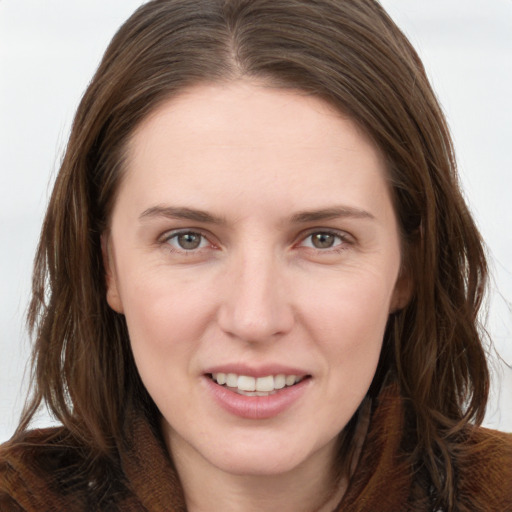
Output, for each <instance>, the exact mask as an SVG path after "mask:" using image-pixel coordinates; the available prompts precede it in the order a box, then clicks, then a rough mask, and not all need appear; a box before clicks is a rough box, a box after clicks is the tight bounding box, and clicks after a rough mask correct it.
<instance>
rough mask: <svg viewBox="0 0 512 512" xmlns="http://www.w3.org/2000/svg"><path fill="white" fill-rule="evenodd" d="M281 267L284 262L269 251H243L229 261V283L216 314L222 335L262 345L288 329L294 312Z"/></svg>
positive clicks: (252, 249)
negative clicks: (261, 343)
mask: <svg viewBox="0 0 512 512" xmlns="http://www.w3.org/2000/svg"><path fill="white" fill-rule="evenodd" d="M282 267H283V262H282V261H281V260H279V258H278V257H277V256H276V255H275V254H274V253H273V251H272V250H269V249H268V248H266V249H265V248H263V249H262V248H261V247H258V248H255V247H254V246H253V247H252V248H249V247H246V248H245V250H242V251H240V253H239V254H237V255H236V256H234V257H233V258H232V262H231V269H230V272H229V274H230V275H231V276H232V281H231V283H228V287H227V292H226V295H225V298H224V301H223V304H222V306H221V310H220V313H219V322H220V325H221V327H222V329H223V330H224V331H226V332H228V333H229V334H231V335H234V336H236V337H238V338H240V339H243V340H245V341H248V342H261V341H266V340H270V339H272V338H273V337H274V336H275V335H277V334H284V333H285V332H287V331H288V330H289V329H290V328H291V325H292V323H293V312H292V308H291V304H290V302H289V299H290V297H287V294H286V292H285V287H284V284H285V275H284V272H283V270H284V269H283V268H282Z"/></svg>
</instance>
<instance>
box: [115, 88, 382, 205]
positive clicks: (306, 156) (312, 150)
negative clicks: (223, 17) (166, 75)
mask: <svg viewBox="0 0 512 512" xmlns="http://www.w3.org/2000/svg"><path fill="white" fill-rule="evenodd" d="M383 161H384V160H383V158H382V157H381V155H380V152H379V150H378V148H377V147H376V146H375V145H374V144H373V143H372V142H371V141H370V140H369V138H368V137H366V136H365V135H364V133H363V132H362V131H361V130H360V129H359V128H358V126H357V125H356V124H355V123H354V122H352V121H351V120H350V119H349V118H347V117H346V116H343V115H342V114H341V113H340V112H338V111H337V110H335V109H334V108H333V107H332V106H330V105H329V104H328V103H327V102H325V101H323V100H321V99H319V98H317V97H313V96H307V95H305V94H303V93H300V92H297V91H293V90H283V89H275V88H271V87H268V86H264V85H258V84H254V83H247V82H234V83H229V84H208V85H200V86H196V87H192V88H189V89H187V90H185V91H184V92H182V93H181V94H180V95H178V96H176V97H173V98H171V99H169V100H167V101H166V102H164V103H163V104H161V105H160V106H159V107H158V108H157V109H156V110H155V111H154V112H153V113H152V114H151V115H150V116H148V117H147V118H146V119H145V120H144V121H143V122H142V123H141V124H140V125H139V126H138V128H137V129H136V130H135V132H134V134H133V136H132V137H131V139H130V141H129V144H128V151H127V160H126V162H127V165H126V176H125V179H124V184H123V185H122V187H121V189H122V188H123V187H124V186H125V185H128V184H131V186H132V188H133V189H134V190H136V191H137V192H138V194H139V195H144V194H146V195H151V196H152V197H151V198H150V197H148V198H147V201H149V200H150V199H151V200H152V201H153V202H154V201H157V200H159V201H161V202H167V201H168V200H169V199H172V200H173V201H175V200H176V199H177V198H176V196H177V195H179V192H180V191H182V192H186V194H187V198H188V199H191V200H200V199H201V197H202V196H203V195H204V194H217V195H220V196H222V195H225V194H226V191H228V192H232V193H236V194H238V195H247V196H248V195H250V196H251V197H252V196H254V195H255V194H256V192H258V190H260V191H263V190H264V192H265V194H264V195H265V198H266V199H268V198H271V197H274V199H275V200H276V201H279V202H280V203H281V204H288V205H289V206H290V207H295V204H294V203H297V202H302V203H308V202H309V203H312V204H301V205H300V206H301V207H303V208H308V207H312V208H313V207H317V206H318V205H317V204H313V203H315V202H318V201H323V202H329V201H330V202H335V203H338V202H339V198H337V197H336V196H337V195H339V194H340V193H341V192H343V196H344V199H345V200H346V201H348V202H350V201H354V202H357V201H360V200H361V197H362V196H363V195H366V198H365V201H366V202H368V201H369V199H370V197H371V196H374V197H375V196H378V195H383V194H384V195H388V194H389V191H388V190H387V184H386V169H385V166H384V163H383ZM121 192H122V190H121ZM285 192H286V193H285ZM315 194H316V196H315ZM319 194H320V195H321V196H323V197H318V195H319ZM231 195H232V194H231ZM166 196H167V197H166ZM337 199H338V200H337ZM286 202H287V203H286ZM348 206H350V205H348Z"/></svg>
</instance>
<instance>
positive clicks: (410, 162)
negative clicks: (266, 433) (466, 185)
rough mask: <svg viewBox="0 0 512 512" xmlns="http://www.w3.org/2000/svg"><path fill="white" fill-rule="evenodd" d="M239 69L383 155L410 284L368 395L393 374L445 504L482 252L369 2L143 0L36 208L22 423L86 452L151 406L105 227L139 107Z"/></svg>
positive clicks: (480, 369)
mask: <svg viewBox="0 0 512 512" xmlns="http://www.w3.org/2000/svg"><path fill="white" fill-rule="evenodd" d="M241 77H245V78H249V79H251V78H256V79H263V80H266V81H268V83H270V84H271V85H273V86H276V87H287V88H293V89H299V90H302V91H305V92H306V93H309V94H313V95H316V96H319V97H321V98H323V99H325V100H326V101H328V102H330V103H331V104H332V105H334V106H335V107H336V108H337V109H339V110H340V111H342V112H343V113H345V114H347V115H349V116H350V117H351V118H352V119H354V120H355V121H356V122H357V123H358V124H359V126H361V127H362V128H363V129H364V130H365V132H366V133H367V134H368V135H369V136H370V137H371V138H372V140H373V141H374V142H375V143H376V145H377V146H378V147H379V148H380V149H381V151H382V153H383V154H384V155H385V158H386V160H387V166H388V169H389V181H390V184H391V186H392V191H393V199H394V202H395V208H396V212H397V215H398V218H399V222H400V226H401V230H402V238H403V244H404V258H405V262H404V267H405V269H404V271H405V272H407V273H408V274H409V275H410V276H411V277H412V280H413V282H414V292H413V297H412V299H411V301H410V303H409V304H408V305H407V306H406V307H405V308H404V309H403V310H401V311H398V312H396V313H395V314H393V315H391V317H390V321H389V324H388V327H387V330H386V335H385V340H384V348H383V351H382V355H381V361H380V364H379V368H378V371H377V375H376V376H375V380H374V383H373V384H372V388H371V390H370V394H371V395H376V394H378V390H379V389H380V386H381V384H382V382H383V381H384V379H388V380H389V379H392V380H395V381H396V382H397V383H398V385H399V387H400V391H401V394H402V396H403V397H404V399H405V401H406V404H407V410H408V423H407V425H406V428H407V429H408V436H409V439H410V440H412V441H411V443H410V446H411V450H410V457H411V461H412V463H413V464H414V465H415V467H416V469H417V470H418V472H419V474H423V475H424V478H425V485H426V488H433V489H434V490H435V493H434V494H435V496H436V498H435V499H437V505H438V506H444V507H446V508H448V509H451V508H452V506H453V504H454V500H455V474H456V471H455V469H456V468H454V465H453V460H454V455H455V453H456V451H457V449H458V446H459V438H460V437H461V435H462V434H461V432H462V429H463V427H464V426H465V425H466V424H467V423H468V422H469V421H470V420H473V421H475V422H477V423H478V422H481V420H482V418H483V414H484V411H485V405H486V400H487V393H488V370H487V366H486V361H485V353H484V349H483V346H482V339H481V333H480V332H479V326H478V320H477V314H478V310H479V307H480V304H481V301H482V295H483V292H484V287H485V282H486V274H487V271H486V270H487V269H486V262H485V256H484V252H483V248H482V243H481V240H480V236H479V233H478V231H477V229H476V227H475V225H474V223H473V220H472V218H471V216H470V214H469V212H468V209H467V207H466V205H465V202H464V200H463V198H462V195H461V192H460V189H459V186H458V183H457V176H456V166H455V160H454V154H453V148H452V142H451V139H450V135H449V132H448V129H447V126H446V122H445V119H444V117H443V114H442V112H441V109H440V107H439V105H438V102H437V100H436V97H435V95H434V93H433V91H432V89H431V87H430V84H429V82H428V79H427V77H426V74H425V71H424V69H423V66H422V64H421V62H420V59H419V58H418V56H417V54H416V52H415V51H414V49H413V48H412V47H411V45H410V43H409V42H408V40H407V39H406V37H405V36H404V35H403V34H402V33H401V31H400V30H399V29H398V28H397V27H396V25H395V24H394V23H393V21H392V20H391V19H390V18H389V17H388V15H387V14H386V13H385V12H384V10H383V9H382V7H381V6H380V5H379V4H378V3H377V2H376V1H374V0H343V1H342V0H317V1H314V2H313V1H307V0H194V1H192V0H154V1H152V2H149V3H147V4H145V5H143V6H142V7H140V8H139V9H138V10H137V11H136V12H135V13H134V14H133V16H132V17H131V18H130V19H129V20H128V21H127V22H126V23H125V24H124V25H123V26H122V27H121V29H120V30H119V32H118V33H117V34H116V35H115V37H114V38H113V40H112V42H111V44H110V46H109V47H108V49H107V51H106V53H105V55H104V58H103V60H102V62H101V64H100V66H99V68H98V70H97V72H96V74H95V76H94V78H93V80H92V82H91V84H90V85H89V87H88V89H87V91H86V93H85V95H84V97H83V99H82V101H81V104H80V106H79V108H78V111H77V114H76V117H75V120H74V124H73V128H72V132H71V136H70V139H69V143H68V146H67V149H66V153H65V156H64V159H63V162H62V167H61V169H60V172H59V175H58V177H57V180H56V183H55V187H54V190H53V194H52V196H51V199H50V203H49V206H48V211H47V214H46V218H45V221H44V226H43V229H42V234H41V239H40V244H39V248H38V251H37V256H36V260H35V270H34V278H33V298H32V302H31V305H30V312H29V325H30V327H31V329H32V331H33V333H35V347H34V356H33V373H34V388H33V393H32V397H31V401H30V402H29V404H28V406H27V408H26V410H25V412H24V415H23V418H22V422H21V424H20V427H19V429H18V432H19V433H20V432H22V431H23V430H24V429H25V428H27V426H28V424H29V422H30V420H31V419H32V417H33V415H34V413H35V411H36V410H37V408H38V407H39V406H40V405H41V403H43V402H45V403H46V404H47V405H48V407H49V409H50V411H51V412H52V413H53V414H54V415H55V416H56V418H58V419H59V420H60V421H61V422H62V423H63V424H64V425H65V426H66V427H68V429H69V430H70V431H71V432H72V433H73V435H75V436H76V437H78V438H79V439H81V440H82V441H83V442H84V443H85V444H86V445H87V446H88V447H89V449H90V454H91V455H90V459H91V460H93V459H94V457H96V456H98V455H99V454H108V453H109V452H110V450H111V448H112V446H113V444H114V443H115V442H116V439H118V438H119V436H122V428H121V418H122V417H123V410H124V409H125V408H126V407H127V406H129V405H131V406H134V407H137V408H139V409H142V410H144V411H146V414H148V415H152V414H154V413H155V410H154V405H153V403H152V401H151V399H150V397H149V396H148V394H147V392H146V390H145V389H144V386H143V385H142V383H141V381H140V378H139V376H138V373H137V370H136V367H135V364H134V361H133V358H132V354H131V350H130V345H129V339H128V333H127V329H126V324H125V321H124V317H123V316H121V315H119V314H117V313H115V312H114V311H112V310H111V309H110V308H109V307H108V305H107V302H106V299H105V291H106V290H105V280H104V268H103V264H102V258H101V248H100V235H101V233H102V232H103V231H104V230H105V229H106V226H107V224H108V221H109V215H110V212H111V209H112V205H113V203H114V201H115V196H116V190H117V189H118V185H119V181H120V179H121V178H122V170H123V160H124V149H125V146H126V143H127V141H128V139H129V137H130V135H131V134H132V132H133V130H134V128H135V127H136V126H137V125H138V124H139V123H140V121H141V120H142V119H144V118H145V117H146V116H147V115H148V114H149V113H150V112H152V111H153V110H154V109H155V108H156V107H157V106H158V105H159V104H160V103H161V102H162V101H164V100H165V99H168V98H169V97H171V96H172V95H174V94H176V93H177V92H178V91H180V90H183V88H186V87H187V86H190V85H192V84H197V83H199V82H211V81H226V80H231V79H236V78H241ZM349 442H350V439H349V438H347V443H349Z"/></svg>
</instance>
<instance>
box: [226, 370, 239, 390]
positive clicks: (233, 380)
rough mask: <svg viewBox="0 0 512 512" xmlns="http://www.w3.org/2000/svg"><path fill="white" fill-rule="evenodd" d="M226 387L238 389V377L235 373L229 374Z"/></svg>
mask: <svg viewBox="0 0 512 512" xmlns="http://www.w3.org/2000/svg"><path fill="white" fill-rule="evenodd" d="M226 386H228V387H229V388H236V387H238V375H235V374H234V373H228V374H227V376H226Z"/></svg>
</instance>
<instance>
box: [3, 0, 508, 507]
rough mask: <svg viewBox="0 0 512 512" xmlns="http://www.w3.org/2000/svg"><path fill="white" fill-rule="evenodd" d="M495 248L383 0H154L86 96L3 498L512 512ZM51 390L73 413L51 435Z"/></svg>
mask: <svg viewBox="0 0 512 512" xmlns="http://www.w3.org/2000/svg"><path fill="white" fill-rule="evenodd" d="M485 282H486V263H485V257H484V253H483V249H482V245H481V240H480V237H479V234H478V231H477V230H476V228H475V226H474V223H473V221H472V219H471V216H470V215H469V213H468V210H467V207H466V205H465V203H464V201H463V199H462V196H461V193H460V191H459V189H458V185H457V179H456V174H455V162H454V160H453V154H452V146H451V140H450V136H449V133H448V130H447V128H446V123H445V121H444V118H443V116H442V113H441V110H440V108H439V106H438V104H437V101H436V99H435V96H434V94H433V92H432V90H431V88H430V86H429V83H428V81H427V78H426V76H425V73H424V70H423V68H422V65H421V62H420V61H419V59H418V57H417V55H416V53H415V52H414V50H413V49H412V48H411V46H410V44H409V43H408V41H407V40H406V39H405V37H404V36H403V35H402V33H401V32H400V31H399V30H398V28H397V27H396V26H395V25H394V24H393V22H392V21H391V20H390V19H389V17H388V16H387V15H386V14H385V12H384V11H383V10H382V8H381V7H380V6H379V5H378V4H377V3H375V2H374V1H373V0H358V1H355V0H354V1H344V2H341V1H334V0H323V1H319V2H308V1H304V0H286V1H285V0H283V1H281V0H280V1H275V0H273V1H268V0H267V1H264V0H250V1H249V0H226V1H221V0H201V1H193V2H192V1H190V0H157V1H153V2H149V3H148V4H146V5H144V6H142V7H141V8H140V9H139V10H138V11H137V12H136V13H135V14H134V15H133V16H132V17H131V18H130V19H129V20H128V21H127V22H126V23H125V25H123V27H122V28H121V29H120V31H119V32H118V33H117V35H116V36H115V37H114V39H113V40H112V43H111V44H110V46H109V48H108V49H107V52H106V54H105V56H104V59H103V61H102V63H101V65H100V67H99V69H98V71H97V73H96V75H95V77H94V78H93V80H92V82H91V84H90V86H89V88H88V90H87V91H86V94H85V96H84V98H83V100H82V102H81V105H80V107H79V109H78V112H77V115H76V118H75V122H74V125H73V129H72V133H71V137H70V141H69V144H68V148H67V151H66V155H65V158H64V161H63V163H62V167H61V170H60V173H59V176H58V178H57V181H56V184H55V188H54V191H53V194H52V198H51V200H50V205H49V207H48V212H47V216H46V219H45V223H44V226H43V232H42V235H41V242H40V246H39V250H38V254H37V257H36V267H35V276H34V289H33V298H32V303H31V308H30V318H29V319H30V323H31V326H32V328H33V330H34V333H35V338H36V343H35V348H34V382H35V384H34V391H33V396H32V399H31V402H30V403H29V405H28V407H27V409H26V412H25V414H24V416H23V419H22V422H21V424H20V426H19V428H18V430H17V432H16V434H15V436H14V438H13V439H12V440H11V441H10V442H9V443H7V444H5V445H4V446H3V447H2V448H1V451H0V454H1V460H2V465H1V466H0V467H1V478H0V504H1V505H2V507H1V508H2V510H4V509H5V510H172V511H175V510H189V511H198V510H247V511H249V510H290V511H297V510H303V511H312V510H315V511H322V512H324V511H332V510H343V511H347V510H368V511H370V510H372V511H373V510H380V511H396V510H472V511H475V510H477V511H478V510H482V511H483V510H510V509H512V494H511V491H510V490H509V489H508V487H509V486H508V482H509V481H510V478H511V477H512V465H511V464H510V462H511V460H512V441H511V440H510V436H507V435H505V434H500V433H498V432H492V431H486V430H484V429H480V428H478V427H476V426H475V425H478V424H479V423H480V422H481V420H482V417H483V414H484V410H485V404H486V399H487V392H488V372H487V366H486V362H485V353H484V350H483V348H482V340H481V332H480V329H479V325H478V323H477V312H478V309H479V306H480V303H481V300H482V295H483V293H484V288H485ZM42 402H45V403H46V404H48V406H49V408H50V410H51V411H52V412H53V414H54V415H55V416H56V417H57V418H58V419H59V420H60V422H61V423H62V425H63V426H62V427H61V428H56V429H48V430H44V431H28V425H29V423H30V421H31V419H32V417H33V416H34V414H35V412H36V410H37V408H38V407H39V405H40V404H41V403H42Z"/></svg>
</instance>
